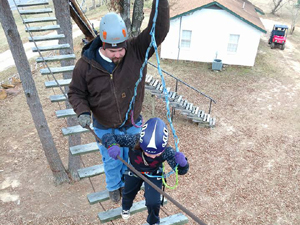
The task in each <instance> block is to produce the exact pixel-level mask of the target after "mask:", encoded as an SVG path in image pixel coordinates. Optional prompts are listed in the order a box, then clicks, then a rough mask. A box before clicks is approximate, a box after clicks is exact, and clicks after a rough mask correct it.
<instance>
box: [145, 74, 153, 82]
mask: <svg viewBox="0 0 300 225" xmlns="http://www.w3.org/2000/svg"><path fill="white" fill-rule="evenodd" d="M152 79H153V76H151V75H150V74H146V80H145V81H146V83H147V84H150V82H151V80H152Z"/></svg>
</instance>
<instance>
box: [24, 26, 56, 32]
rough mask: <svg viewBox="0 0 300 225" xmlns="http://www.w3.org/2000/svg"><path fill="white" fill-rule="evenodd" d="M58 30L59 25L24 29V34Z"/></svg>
mask: <svg viewBox="0 0 300 225" xmlns="http://www.w3.org/2000/svg"><path fill="white" fill-rule="evenodd" d="M59 29H60V26H59V25H49V26H38V27H25V31H26V32H41V31H49V30H59Z"/></svg>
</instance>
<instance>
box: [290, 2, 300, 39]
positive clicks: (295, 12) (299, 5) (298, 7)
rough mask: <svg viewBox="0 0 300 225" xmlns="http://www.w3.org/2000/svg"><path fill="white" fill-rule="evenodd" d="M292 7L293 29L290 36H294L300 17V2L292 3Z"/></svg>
mask: <svg viewBox="0 0 300 225" xmlns="http://www.w3.org/2000/svg"><path fill="white" fill-rule="evenodd" d="M290 5H291V6H292V10H291V13H292V24H291V29H290V34H293V33H294V31H295V28H296V23H297V20H298V17H299V12H300V0H296V2H295V0H294V1H293V0H292V1H290Z"/></svg>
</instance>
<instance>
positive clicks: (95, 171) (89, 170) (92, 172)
mask: <svg viewBox="0 0 300 225" xmlns="http://www.w3.org/2000/svg"><path fill="white" fill-rule="evenodd" d="M77 172H78V176H79V177H80V179H83V178H88V177H94V176H97V175H100V174H104V166H103V164H100V165H95V166H91V167H86V168H81V169H79V170H77Z"/></svg>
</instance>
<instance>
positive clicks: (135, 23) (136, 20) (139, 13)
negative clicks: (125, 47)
mask: <svg viewBox="0 0 300 225" xmlns="http://www.w3.org/2000/svg"><path fill="white" fill-rule="evenodd" d="M143 9H144V0H135V1H134V6H133V15H132V25H131V37H136V36H138V35H139V34H140V33H141V25H142V22H143V19H144V12H143Z"/></svg>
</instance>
